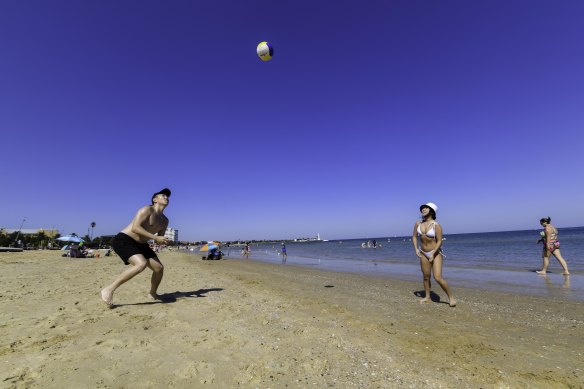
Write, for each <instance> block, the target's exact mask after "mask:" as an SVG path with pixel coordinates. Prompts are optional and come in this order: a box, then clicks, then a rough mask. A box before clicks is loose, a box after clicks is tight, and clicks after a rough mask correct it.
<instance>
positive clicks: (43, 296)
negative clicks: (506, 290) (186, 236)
mask: <svg viewBox="0 0 584 389" xmlns="http://www.w3.org/2000/svg"><path fill="white" fill-rule="evenodd" d="M60 254H61V253H60V252H57V251H36V252H23V253H0V268H1V271H0V334H1V337H0V340H1V343H0V387H2V388H64V387H68V388H163V387H174V388H199V387H209V388H256V387H257V388H286V387H288V388H328V387H333V388H335V387H336V388H353V387H358V388H404V387H408V388H465V387H469V388H507V387H510V388H581V387H584V371H583V370H584V306H583V305H582V303H578V302H571V301H559V300H551V299H544V298H538V297H529V296H519V295H511V294H499V293H492V292H484V291H479V290H471V289H461V288H457V287H456V285H452V286H453V288H454V290H455V292H456V293H457V296H458V299H459V305H458V306H457V307H456V308H450V307H449V306H448V305H447V304H445V303H431V304H425V305H421V304H419V303H418V302H417V297H416V295H415V293H416V292H417V291H420V290H421V289H422V288H421V282H419V283H408V282H403V281H398V280H392V279H387V278H375V277H364V276H357V275H350V274H342V273H333V272H322V271H318V270H314V269H306V268H298V267H293V266H286V265H274V264H267V263H261V262H254V261H249V260H242V259H237V260H223V261H201V260H200V257H199V256H196V255H190V254H181V253H162V254H161V260H162V261H163V263H164V264H165V266H166V268H165V278H164V280H163V281H162V285H161V288H160V291H159V292H160V293H162V294H165V296H166V297H167V299H168V300H169V301H167V302H164V303H161V302H158V301H151V300H148V299H147V298H146V295H147V292H148V290H149V283H150V280H149V278H150V272H149V270H146V271H145V272H144V273H142V274H140V275H139V276H137V277H136V278H134V279H133V280H131V281H130V282H129V283H127V284H125V285H123V286H122V287H121V288H120V289H119V290H118V292H117V293H116V295H115V296H114V303H115V304H116V305H117V306H116V308H115V309H111V310H110V309H107V308H106V307H105V305H104V304H103V303H102V302H101V300H100V298H99V295H98V293H99V290H100V289H101V288H102V287H103V286H105V285H106V284H109V283H110V282H111V281H112V280H113V279H114V278H115V277H116V276H117V275H118V274H119V273H120V272H121V271H122V270H123V268H124V267H123V265H122V263H121V261H120V260H119V258H118V257H108V258H100V259H70V258H61V257H60ZM435 290H436V291H437V292H438V293H439V294H440V295H441V296H444V295H443V294H442V293H441V291H439V290H438V289H435Z"/></svg>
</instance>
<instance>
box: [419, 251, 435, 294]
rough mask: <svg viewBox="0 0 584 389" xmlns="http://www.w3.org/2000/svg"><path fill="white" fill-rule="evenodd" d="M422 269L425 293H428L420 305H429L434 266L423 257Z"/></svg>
mask: <svg viewBox="0 0 584 389" xmlns="http://www.w3.org/2000/svg"><path fill="white" fill-rule="evenodd" d="M420 267H421V268H422V275H423V276H424V291H425V292H426V294H425V296H424V298H422V299H421V300H420V303H427V302H429V301H430V287H431V283H430V277H431V275H432V264H431V263H430V261H428V259H427V258H426V257H424V256H421V257H420Z"/></svg>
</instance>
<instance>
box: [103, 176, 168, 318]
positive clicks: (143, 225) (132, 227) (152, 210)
mask: <svg viewBox="0 0 584 389" xmlns="http://www.w3.org/2000/svg"><path fill="white" fill-rule="evenodd" d="M169 197H170V189H168V188H164V189H162V190H161V191H160V192H156V193H154V194H153V195H152V205H147V206H145V207H142V208H140V209H139V210H138V212H136V216H134V219H133V220H132V222H131V223H130V224H129V225H128V226H127V227H126V228H124V229H123V230H122V231H121V232H120V233H119V234H117V235H116V236H115V237H114V239H113V240H112V247H113V249H114V251H115V252H116V253H117V254H118V255H119V256H120V258H121V259H122V261H124V263H125V264H126V265H131V266H130V268H129V269H126V270H125V271H124V272H122V274H120V276H119V277H118V278H116V280H115V281H114V282H113V283H112V284H111V285H110V286H108V287H105V288H104V289H102V291H101V299H102V300H103V301H104V302H105V303H106V305H107V306H108V307H109V308H113V307H114V304H113V296H114V292H115V290H116V289H117V288H119V287H120V286H121V285H122V284H123V283H125V282H126V281H129V280H131V279H132V278H133V277H134V276H136V275H138V274H139V273H141V272H142V271H143V270H144V269H146V267H149V268H150V269H151V270H152V280H151V287H150V295H149V297H150V298H153V299H159V298H160V297H159V296H158V294H157V293H156V291H157V290H158V285H160V281H162V274H163V271H164V266H162V263H161V262H160V260H159V259H158V257H157V256H156V254H155V253H154V251H152V249H151V248H150V246H149V245H148V240H149V239H153V240H154V241H155V242H156V243H157V244H160V245H164V244H168V240H167V239H166V238H165V237H164V233H165V232H166V228H167V227H168V218H167V217H166V216H164V214H163V212H164V209H165V208H166V206H167V205H168V198H169Z"/></svg>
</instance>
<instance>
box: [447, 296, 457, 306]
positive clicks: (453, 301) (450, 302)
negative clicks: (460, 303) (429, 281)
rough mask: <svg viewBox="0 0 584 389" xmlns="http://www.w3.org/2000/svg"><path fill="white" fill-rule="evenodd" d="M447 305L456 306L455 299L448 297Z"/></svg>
mask: <svg viewBox="0 0 584 389" xmlns="http://www.w3.org/2000/svg"><path fill="white" fill-rule="evenodd" d="M448 305H450V306H451V307H456V299H455V298H454V297H453V298H450V299H448Z"/></svg>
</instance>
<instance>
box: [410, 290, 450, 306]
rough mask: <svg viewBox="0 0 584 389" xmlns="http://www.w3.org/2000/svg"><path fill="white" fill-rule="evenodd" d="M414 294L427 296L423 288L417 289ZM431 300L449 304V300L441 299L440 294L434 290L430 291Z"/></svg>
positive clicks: (421, 296) (422, 296) (420, 296)
mask: <svg viewBox="0 0 584 389" xmlns="http://www.w3.org/2000/svg"><path fill="white" fill-rule="evenodd" d="M414 294H415V295H416V297H419V298H424V297H426V292H425V291H423V290H418V291H415V292H414ZM430 300H432V302H434V303H441V304H448V302H447V301H442V300H440V296H438V295H437V294H436V293H434V292H432V291H430Z"/></svg>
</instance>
